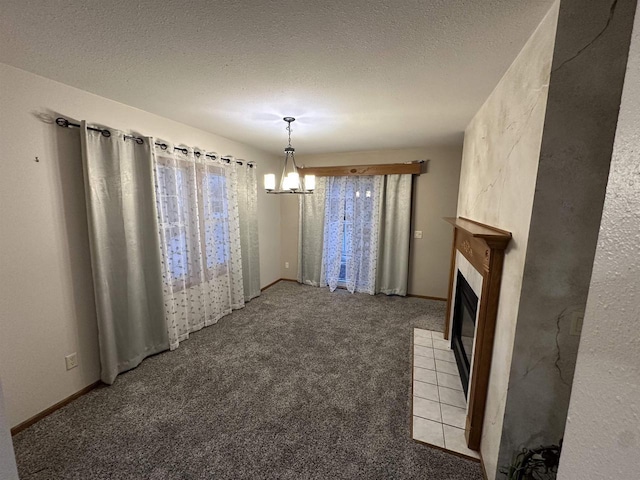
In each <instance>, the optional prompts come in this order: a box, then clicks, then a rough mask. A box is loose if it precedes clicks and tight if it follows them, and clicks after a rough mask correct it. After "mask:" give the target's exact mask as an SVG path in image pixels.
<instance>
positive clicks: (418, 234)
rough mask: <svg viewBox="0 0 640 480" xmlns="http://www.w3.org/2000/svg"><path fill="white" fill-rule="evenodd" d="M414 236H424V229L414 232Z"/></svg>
mask: <svg viewBox="0 0 640 480" xmlns="http://www.w3.org/2000/svg"><path fill="white" fill-rule="evenodd" d="M413 238H422V230H416V231H415V232H413Z"/></svg>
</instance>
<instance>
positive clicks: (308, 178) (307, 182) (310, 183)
mask: <svg viewBox="0 0 640 480" xmlns="http://www.w3.org/2000/svg"><path fill="white" fill-rule="evenodd" d="M315 188H316V176H315V175H305V176H304V189H305V190H307V191H309V192H311V191H313V190H315Z"/></svg>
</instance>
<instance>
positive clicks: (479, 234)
mask: <svg viewBox="0 0 640 480" xmlns="http://www.w3.org/2000/svg"><path fill="white" fill-rule="evenodd" d="M444 220H445V221H446V222H449V223H450V224H451V225H453V226H454V227H455V228H457V229H460V230H462V231H464V232H466V233H468V234H469V235H471V236H472V237H474V238H481V239H482V240H484V241H485V242H486V243H487V244H488V245H489V246H490V247H491V248H497V249H501V250H504V249H505V248H507V244H508V243H509V240H511V232H507V231H506V230H500V229H499V228H496V227H490V226H489V225H485V224H483V223H479V222H474V221H473V220H469V219H468V218H464V217H458V218H454V217H445V219H444Z"/></svg>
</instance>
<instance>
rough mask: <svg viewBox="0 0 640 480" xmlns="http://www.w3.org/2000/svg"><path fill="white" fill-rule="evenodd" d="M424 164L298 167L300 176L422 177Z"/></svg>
mask: <svg viewBox="0 0 640 480" xmlns="http://www.w3.org/2000/svg"><path fill="white" fill-rule="evenodd" d="M423 164H424V163H422V162H410V163H381V164H378V165H341V166H334V167H298V171H299V173H300V175H301V176H302V175H315V176H317V177H343V176H355V175H398V174H400V175H401V174H410V175H420V174H421V173H422V165H423Z"/></svg>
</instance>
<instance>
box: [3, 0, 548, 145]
mask: <svg viewBox="0 0 640 480" xmlns="http://www.w3.org/2000/svg"><path fill="white" fill-rule="evenodd" d="M551 3H552V0H481V1H478V0H430V1H427V0H388V1H369V0H352V1H349V0H346V1H345V0H324V1H322V0H315V1H310V0H297V1H295V0H290V1H285V0H255V1H246V0H243V1H238V0H236V1H234V0H218V1H206V0H190V1H186V0H184V1H175V0H167V1H163V2H159V1H152V0H112V1H104V0H103V1H88V0H81V1H80V0H66V1H64V0H61V1H54V0H49V1H42V0H0V62H4V63H7V64H10V65H13V66H15V67H18V68H22V69H24V70H28V71H31V72H34V73H37V74H39V75H42V76H45V77H48V78H52V79H54V80H58V81H60V82H63V83H66V84H69V85H73V86H75V87H78V88H81V89H83V90H87V91H90V92H93V93H96V94H98V95H102V96H104V97H107V98H111V99H114V100H117V101H120V102H122V103H125V104H128V105H132V106H135V107H138V108H140V109H143V110H147V111H149V112H153V113H156V114H159V115H163V116H166V117H169V118H172V119H175V120H178V121H181V122H184V123H186V124H189V125H193V126H195V127H198V128H201V129H203V130H208V131H211V132H214V133H217V134H219V135H223V136H225V137H229V138H232V139H235V140H239V141H242V142H245V143H248V144H251V145H254V146H257V147H260V148H262V149H265V150H270V151H273V152H281V151H282V148H283V146H284V144H285V131H284V126H285V124H284V122H283V121H282V117H283V116H285V115H292V116H295V117H297V118H298V121H297V122H296V123H295V124H294V133H293V145H294V146H295V147H296V151H297V152H298V153H299V154H305V153H319V152H335V151H353V150H373V149H386V148H403V147H417V146H426V145H431V144H452V143H458V144H459V143H460V142H461V140H462V132H463V131H464V128H465V127H466V125H467V123H468V122H469V120H470V119H471V118H472V117H473V115H474V113H475V112H476V111H477V110H478V108H479V107H480V106H481V105H482V103H483V101H484V100H485V99H486V98H487V96H488V95H489V93H491V90H492V89H493V87H494V86H495V85H496V83H497V82H498V80H499V79H500V78H501V76H502V75H503V73H504V72H505V71H506V69H507V68H508V66H509V65H510V64H511V62H512V61H513V59H514V58H515V57H516V55H517V53H518V52H519V51H520V49H521V48H522V46H523V45H524V43H525V42H526V40H527V38H528V37H529V36H530V34H531V33H532V32H533V30H534V29H535V27H536V26H537V25H538V23H539V22H540V20H541V19H542V17H543V16H544V14H545V13H546V11H547V10H548V8H549V7H550V6H551ZM87 117H88V118H89V119H91V120H94V121H98V122H99V121H100V119H99V118H93V116H92V115H91V112H87ZM149 133H150V134H153V132H149Z"/></svg>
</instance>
